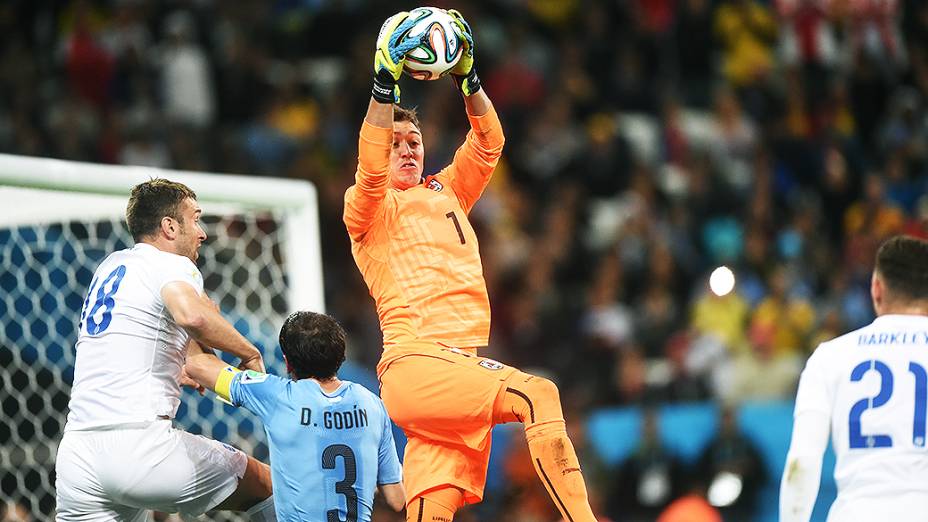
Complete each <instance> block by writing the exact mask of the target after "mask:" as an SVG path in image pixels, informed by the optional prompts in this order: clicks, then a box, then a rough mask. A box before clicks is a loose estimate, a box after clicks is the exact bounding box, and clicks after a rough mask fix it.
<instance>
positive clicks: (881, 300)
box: [780, 236, 928, 522]
mask: <svg viewBox="0 0 928 522" xmlns="http://www.w3.org/2000/svg"><path fill="white" fill-rule="evenodd" d="M870 295H871V297H872V298H873V309H874V310H875V311H876V315H877V318H876V319H875V320H874V321H873V322H872V323H871V324H869V325H867V326H865V327H863V328H861V329H859V330H855V331H853V332H850V333H848V334H845V335H842V336H840V337H838V338H836V339H833V340H831V341H828V342H825V343H822V344H821V345H820V346H819V347H818V348H816V350H815V352H814V353H813V354H812V356H811V357H809V361H808V362H807V363H806V368H805V370H803V372H802V377H801V378H800V380H799V391H798V392H797V394H796V408H795V414H794V420H793V437H792V441H791V443H790V448H789V454H788V455H787V457H786V469H785V470H784V472H783V478H782V481H781V484H780V520H781V522H808V520H809V517H810V516H811V514H812V508H813V506H814V505H815V498H816V496H817V495H818V487H819V478H820V476H821V469H822V454H823V453H824V452H825V447H826V446H827V445H828V435H829V432H830V433H831V444H832V447H833V448H834V451H835V456H836V457H837V460H836V463H835V482H837V484H838V497H837V498H836V499H835V502H834V504H832V506H831V509H830V510H829V513H828V521H829V522H846V521H847V522H850V521H857V520H892V521H894V522H907V521H913V522H914V521H920V520H926V518H928V447H926V438H928V437H926V430H928V423H926V419H928V242H926V241H922V240H920V239H916V238H913V237H903V236H897V237H894V238H891V239H889V240H887V241H886V242H885V243H883V245H882V246H881V247H880V249H879V251H878V252H877V255H876V267H875V269H874V271H873V278H872V279H871V283H870Z"/></svg>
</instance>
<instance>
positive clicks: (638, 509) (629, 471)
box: [609, 410, 686, 522]
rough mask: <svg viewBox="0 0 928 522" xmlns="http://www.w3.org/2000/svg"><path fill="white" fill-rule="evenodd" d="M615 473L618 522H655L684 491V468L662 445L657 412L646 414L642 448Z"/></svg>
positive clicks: (612, 512)
mask: <svg viewBox="0 0 928 522" xmlns="http://www.w3.org/2000/svg"><path fill="white" fill-rule="evenodd" d="M615 473H616V477H617V479H616V485H615V486H614V489H613V491H611V492H610V495H609V497H610V499H611V502H610V507H609V516H610V517H611V518H614V519H616V520H623V521H627V522H639V521H640V522H644V521H646V520H654V519H655V518H656V517H657V515H658V514H659V513H660V512H661V511H663V510H664V508H666V507H667V505H668V504H670V502H671V501H672V500H673V499H675V498H676V497H677V496H678V495H679V494H680V493H681V492H682V491H683V487H684V483H685V480H686V477H685V471H684V467H683V464H682V463H681V462H680V461H679V460H678V459H677V457H675V456H674V455H672V454H671V453H670V452H669V451H668V450H667V449H666V448H665V447H664V446H663V444H662V443H661V440H660V436H659V433H658V418H657V415H656V413H655V412H654V411H653V410H646V411H645V412H644V418H643V421H642V427H641V442H640V444H639V446H638V448H637V449H635V451H634V453H632V455H631V456H630V457H628V459H626V460H625V461H624V462H623V463H622V464H621V465H620V466H619V469H618V470H616V472H615Z"/></svg>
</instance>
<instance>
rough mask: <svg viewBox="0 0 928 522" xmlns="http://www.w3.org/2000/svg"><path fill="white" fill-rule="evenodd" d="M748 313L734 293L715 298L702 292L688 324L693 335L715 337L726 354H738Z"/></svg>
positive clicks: (744, 340)
mask: <svg viewBox="0 0 928 522" xmlns="http://www.w3.org/2000/svg"><path fill="white" fill-rule="evenodd" d="M748 312H749V310H748V305H747V303H746V302H745V300H744V299H743V298H742V297H741V296H740V295H739V294H738V292H737V291H733V292H731V293H729V294H727V295H724V296H717V295H715V294H714V293H712V292H710V291H709V289H708V288H706V289H705V290H702V291H701V292H700V296H699V297H698V298H697V299H696V302H695V303H694V305H693V312H692V319H691V321H692V322H691V324H692V327H693V329H694V330H695V331H696V332H698V333H700V334H705V335H712V336H715V337H717V338H718V339H719V340H720V341H721V342H722V343H723V344H724V346H725V347H726V348H727V349H728V350H729V352H731V353H738V352H742V351H744V349H745V346H746V339H747V337H746V335H745V333H746V332H745V329H746V327H747V319H748Z"/></svg>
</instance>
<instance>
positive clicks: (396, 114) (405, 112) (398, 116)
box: [393, 105, 422, 129]
mask: <svg viewBox="0 0 928 522" xmlns="http://www.w3.org/2000/svg"><path fill="white" fill-rule="evenodd" d="M398 121H408V122H410V123H412V124H413V125H415V126H416V128H417V129H422V127H420V126H419V115H418V114H417V113H416V108H415V107H413V108H412V109H405V108H403V107H400V106H399V105H394V106H393V123H396V122H398Z"/></svg>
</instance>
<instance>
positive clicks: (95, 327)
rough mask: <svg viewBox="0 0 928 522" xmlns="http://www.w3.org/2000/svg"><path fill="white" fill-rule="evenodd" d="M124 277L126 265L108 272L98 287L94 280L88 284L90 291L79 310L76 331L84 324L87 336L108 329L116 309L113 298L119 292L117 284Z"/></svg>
mask: <svg viewBox="0 0 928 522" xmlns="http://www.w3.org/2000/svg"><path fill="white" fill-rule="evenodd" d="M125 275H126V265H119V266H117V267H116V268H115V269H114V270H113V271H112V272H110V275H108V276H106V277H105V278H104V279H103V282H102V283H100V285H99V286H97V280H96V279H94V280H93V281H92V282H91V283H90V289H89V290H87V297H86V298H85V299H84V307H83V308H82V310H81V322H80V324H79V325H78V330H80V329H81V328H83V327H84V324H85V322H86V325H87V334H88V335H97V334H100V333H103V332H105V331H106V329H107V328H109V327H110V322H111V321H112V320H113V308H115V307H116V299H114V298H115V296H116V292H117V291H118V290H119V283H121V282H122V278H123V277H125ZM107 287H108V288H107ZM95 289H96V297H95V298H94V299H95V300H94V302H93V306H91V307H90V310H89V311H88V310H87V306H88V305H89V304H90V296H92V295H94V290H95ZM101 311H102V314H101ZM98 314H101V315H100V317H99V318H98V317H97V315H98Z"/></svg>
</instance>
